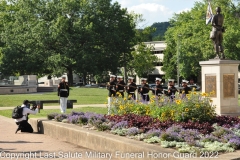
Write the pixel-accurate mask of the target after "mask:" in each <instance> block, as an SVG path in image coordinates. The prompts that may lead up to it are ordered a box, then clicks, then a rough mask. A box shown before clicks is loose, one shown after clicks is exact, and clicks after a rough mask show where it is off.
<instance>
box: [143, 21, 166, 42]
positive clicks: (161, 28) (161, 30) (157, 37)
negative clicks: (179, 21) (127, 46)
mask: <svg viewBox="0 0 240 160" xmlns="http://www.w3.org/2000/svg"><path fill="white" fill-rule="evenodd" d="M169 26H170V23H169V22H156V23H153V24H152V25H151V26H150V27H151V28H155V29H156V31H155V32H153V33H152V34H144V35H143V36H142V39H143V41H144V42H149V41H163V40H165V38H164V34H165V32H166V31H167V29H168V27H169ZM139 32H142V33H144V29H139Z"/></svg>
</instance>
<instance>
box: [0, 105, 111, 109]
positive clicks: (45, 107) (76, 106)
mask: <svg viewBox="0 0 240 160" xmlns="http://www.w3.org/2000/svg"><path fill="white" fill-rule="evenodd" d="M106 106H107V105H106V104H81V105H73V108H79V107H106ZM13 108H14V107H0V110H8V109H13ZM59 108H60V106H57V105H56V106H47V105H43V109H59Z"/></svg>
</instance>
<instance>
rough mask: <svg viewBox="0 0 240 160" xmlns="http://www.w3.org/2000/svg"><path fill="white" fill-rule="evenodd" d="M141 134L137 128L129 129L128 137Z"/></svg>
mask: <svg viewBox="0 0 240 160" xmlns="http://www.w3.org/2000/svg"><path fill="white" fill-rule="evenodd" d="M138 133H139V129H138V128H136V127H131V128H129V129H128V131H127V133H126V134H127V135H128V136H134V135H137V134H138Z"/></svg>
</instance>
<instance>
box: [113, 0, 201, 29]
mask: <svg viewBox="0 0 240 160" xmlns="http://www.w3.org/2000/svg"><path fill="white" fill-rule="evenodd" d="M112 1H113V2H115V1H117V2H118V3H120V4H121V6H122V7H123V8H127V9H128V10H129V11H134V12H135V13H140V14H142V15H143V18H144V19H145V22H144V25H146V26H151V25H152V24H153V23H154V22H166V21H168V20H169V18H171V17H172V16H173V14H174V13H180V12H181V11H187V10H190V9H191V8H192V7H193V6H194V3H195V1H200V0H112ZM146 26H145V27H146Z"/></svg>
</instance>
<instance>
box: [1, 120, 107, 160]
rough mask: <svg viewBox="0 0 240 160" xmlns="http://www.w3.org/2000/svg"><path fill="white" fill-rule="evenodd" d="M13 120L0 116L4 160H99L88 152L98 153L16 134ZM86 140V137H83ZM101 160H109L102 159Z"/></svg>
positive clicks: (32, 136) (42, 135) (33, 136)
mask: <svg viewBox="0 0 240 160" xmlns="http://www.w3.org/2000/svg"><path fill="white" fill-rule="evenodd" d="M16 128H17V126H16V124H15V122H14V120H13V119H10V118H6V117H3V116H0V130H1V132H0V133H1V136H0V159H3V160H11V159H12V160H39V159H47V160H56V159H58V160H72V159H80V160H99V158H96V157H90V158H89V157H87V155H86V152H88V153H89V152H93V153H94V152H96V151H94V150H90V149H87V148H83V147H81V146H77V145H73V144H70V143H67V142H64V141H61V140H58V139H54V138H51V137H49V136H47V135H44V134H38V133H21V132H18V133H17V134H15V130H16ZM83 138H84V137H83ZM101 160H107V159H106V158H101Z"/></svg>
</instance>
